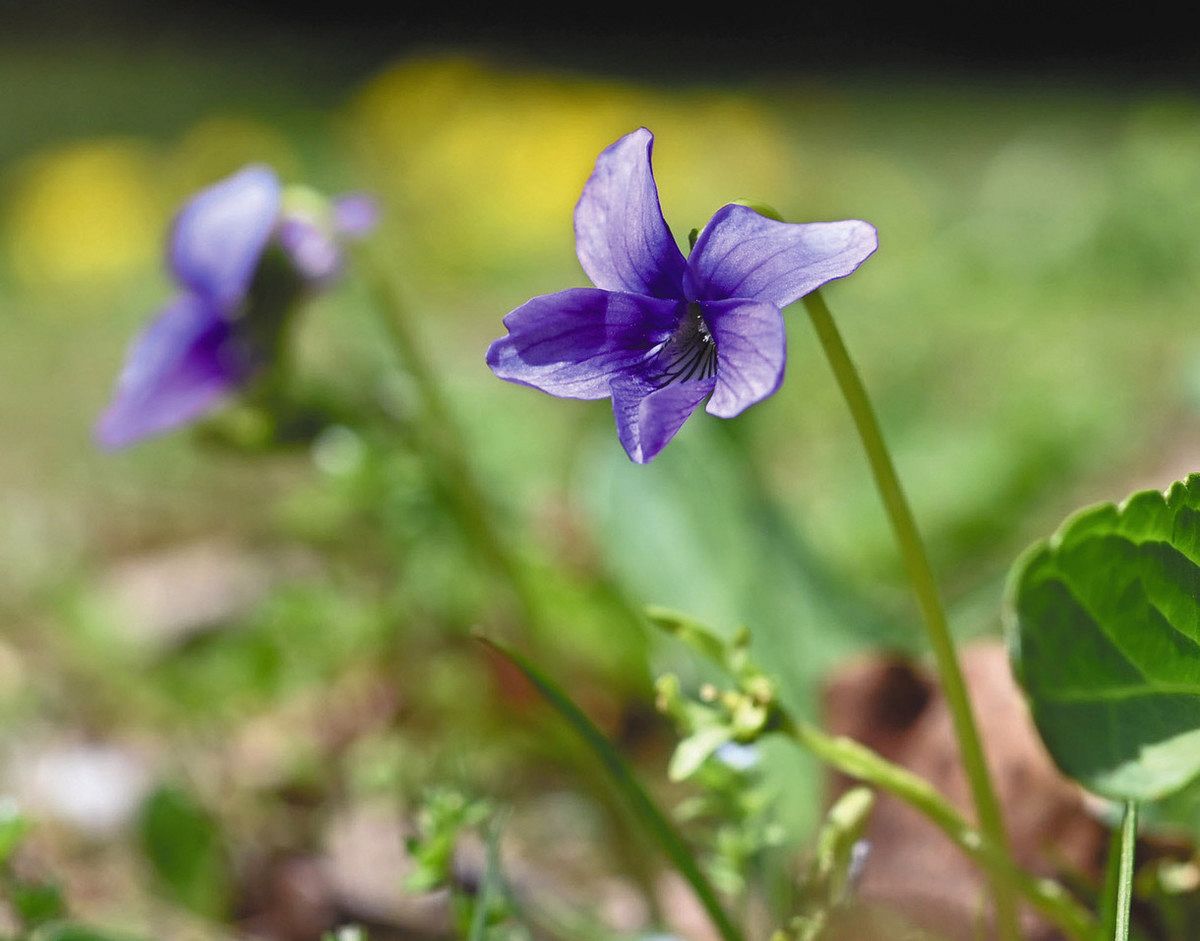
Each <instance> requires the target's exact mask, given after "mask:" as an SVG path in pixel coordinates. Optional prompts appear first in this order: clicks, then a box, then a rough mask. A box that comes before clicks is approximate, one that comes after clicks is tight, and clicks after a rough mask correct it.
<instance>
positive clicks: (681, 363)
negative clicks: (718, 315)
mask: <svg viewBox="0 0 1200 941" xmlns="http://www.w3.org/2000/svg"><path fill="white" fill-rule="evenodd" d="M716 373H717V341H716V340H715V339H714V338H713V335H712V331H711V330H709V329H708V324H707V323H705V322H704V315H703V313H702V312H701V310H700V305H699V304H695V303H692V304H688V306H687V313H686V314H685V315H684V317H683V319H682V320H680V321H679V326H678V327H676V328H675V332H674V333H673V334H671V336H670V338H669V339H668V340H667V342H666V343H664V344H663V345H662V348H661V349H660V350H659V351H658V353H657V354H656V355H655V357H654V359H653V360H652V361H651V363H650V368H649V370H648V371H647V375H646V378H647V379H648V380H649V381H650V382H651V383H652V384H653V385H655V386H657V387H658V388H662V387H663V386H666V385H670V384H671V383H672V382H688V381H690V380H696V379H708V378H710V377H712V376H715V375H716Z"/></svg>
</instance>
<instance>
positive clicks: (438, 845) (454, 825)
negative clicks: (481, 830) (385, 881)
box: [406, 788, 493, 892]
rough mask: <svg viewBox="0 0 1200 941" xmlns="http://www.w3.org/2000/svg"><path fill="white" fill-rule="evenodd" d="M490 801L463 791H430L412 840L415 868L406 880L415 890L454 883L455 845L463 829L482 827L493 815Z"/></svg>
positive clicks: (411, 853) (410, 887)
mask: <svg viewBox="0 0 1200 941" xmlns="http://www.w3.org/2000/svg"><path fill="white" fill-rule="evenodd" d="M492 812H493V811H492V806H491V804H489V803H488V802H486V801H481V800H470V799H468V798H467V797H465V796H464V795H463V794H461V793H460V792H459V791H455V790H452V789H450V788H438V789H435V790H432V791H430V792H429V794H428V795H427V796H426V798H425V801H424V802H423V803H422V805H421V809H420V811H419V812H418V813H417V820H416V824H417V834H416V835H415V836H413V837H411V838H410V839H409V840H408V854H409V856H410V857H411V858H412V861H413V871H412V873H411V874H410V875H409V877H408V879H407V880H406V885H407V887H408V889H409V890H410V891H412V892H432V891H433V890H434V889H440V888H442V887H443V886H447V885H453V883H454V871H453V870H454V848H455V846H457V845H458V841H459V838H460V837H461V836H462V834H463V831H465V830H471V829H474V828H476V827H478V826H479V825H480V824H482V823H483V822H484V821H486V820H487V819H488V818H489V817H491V815H492Z"/></svg>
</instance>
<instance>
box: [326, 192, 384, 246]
mask: <svg viewBox="0 0 1200 941" xmlns="http://www.w3.org/2000/svg"><path fill="white" fill-rule="evenodd" d="M378 224H379V203H378V202H377V201H376V200H375V198H374V197H373V196H369V195H368V194H366V193H346V194H345V195H344V196H339V197H338V198H337V199H335V200H334V201H333V227H334V229H335V230H336V231H337V232H338V233H339V234H342V235H349V236H351V237H353V238H361V237H363V236H364V235H369V234H370V233H371V232H372V230H374V228H375V226H377V225H378Z"/></svg>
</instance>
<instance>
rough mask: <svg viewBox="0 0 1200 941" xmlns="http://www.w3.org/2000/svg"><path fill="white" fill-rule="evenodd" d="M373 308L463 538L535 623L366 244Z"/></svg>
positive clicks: (430, 373) (520, 578)
mask: <svg viewBox="0 0 1200 941" xmlns="http://www.w3.org/2000/svg"><path fill="white" fill-rule="evenodd" d="M357 255H358V260H359V261H360V262H361V270H362V271H363V273H364V276H365V278H366V280H367V282H368V285H369V287H370V289H371V292H372V294H373V296H374V299H375V307H376V310H377V312H378V313H379V321H380V323H381V324H382V326H383V328H384V329H385V330H386V331H387V335H388V339H389V340H390V341H391V345H392V348H393V350H394V351H395V354H396V357H397V359H398V360H399V361H400V364H401V366H402V367H403V368H404V369H405V370H406V371H407V372H408V375H409V376H410V377H411V379H412V382H413V385H414V386H415V387H416V390H417V394H418V395H419V397H420V400H421V405H422V406H423V408H424V410H425V420H424V421H422V422H419V423H415V424H416V427H415V429H414V433H415V434H416V436H417V438H418V441H419V443H420V444H421V445H423V446H424V449H425V450H426V451H427V452H429V453H431V454H432V455H433V459H434V461H436V463H437V468H436V469H437V472H438V473H439V474H440V475H441V478H442V479H441V486H442V490H443V492H444V493H445V495H446V497H447V499H448V500H449V501H450V503H451V506H452V508H453V510H454V512H455V514H456V515H457V517H458V520H459V525H460V526H462V528H463V530H464V532H465V534H466V536H467V538H468V539H469V540H470V541H471V542H472V543H473V544H474V545H475V547H476V549H477V550H478V551H479V552H480V554H481V555H482V556H483V557H484V559H485V560H486V562H487V564H489V565H490V566H491V567H492V569H493V570H494V571H495V573H496V574H497V575H498V576H499V577H500V578H501V579H502V580H503V581H504V582H505V583H507V584H508V585H509V586H510V588H511V590H512V592H513V594H514V595H515V597H516V600H517V603H518V605H519V606H520V609H521V615H522V617H523V619H524V623H525V625H526V627H529V628H534V627H536V625H537V624H538V618H539V610H540V608H539V605H538V600H537V592H536V588H535V586H534V584H533V582H532V581H531V579H530V577H529V572H528V569H527V568H526V566H525V565H524V563H523V562H522V561H521V560H520V558H519V557H518V556H517V554H516V553H515V552H514V551H513V550H512V548H511V547H510V546H509V544H508V543H507V542H506V541H505V540H504V538H503V537H502V536H501V534H500V531H499V527H498V526H497V525H496V523H495V517H494V510H493V508H492V506H491V505H490V503H489V501H488V499H487V498H486V496H485V495H484V491H483V488H482V487H481V486H480V485H479V482H478V481H477V480H476V478H475V474H474V473H473V471H472V469H471V464H470V461H469V460H468V457H467V454H468V452H467V449H466V446H465V445H464V443H463V437H462V434H461V432H460V430H459V427H458V423H457V421H456V420H455V417H454V414H453V412H452V410H451V408H450V406H449V404H448V402H447V401H446V397H445V395H444V394H443V392H442V387H441V383H440V382H439V381H438V378H437V374H436V373H435V372H434V370H433V368H432V367H431V366H430V363H429V359H428V358H427V357H426V356H425V353H424V350H423V349H422V347H421V344H420V342H419V340H418V338H417V336H416V334H415V332H414V330H413V329H412V325H411V324H410V322H409V317H408V314H407V311H406V309H405V306H404V303H403V302H402V300H401V299H400V296H399V292H398V291H397V290H396V286H395V284H394V283H393V281H392V279H391V278H390V277H389V276H388V275H387V274H386V273H385V271H384V267H383V265H382V264H381V263H379V262H378V261H376V260H375V257H374V256H373V255H372V253H371V251H370V249H368V248H367V247H366V246H361V247H360V248H359V250H358V252H357Z"/></svg>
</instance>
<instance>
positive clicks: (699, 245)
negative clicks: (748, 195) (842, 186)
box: [685, 204, 879, 308]
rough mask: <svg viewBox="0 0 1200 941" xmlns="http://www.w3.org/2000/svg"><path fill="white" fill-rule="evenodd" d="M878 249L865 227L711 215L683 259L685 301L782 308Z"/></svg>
mask: <svg viewBox="0 0 1200 941" xmlns="http://www.w3.org/2000/svg"><path fill="white" fill-rule="evenodd" d="M878 246H879V238H878V235H877V234H876V232H875V227H874V226H873V225H871V224H870V223H869V222H862V221H860V220H858V219H848V220H845V221H843V222H809V223H802V224H795V223H787V222H776V221H775V220H774V219H768V218H766V217H765V216H760V215H759V214H758V213H757V212H755V211H754V210H753V209H750V208H748V207H746V206H738V205H734V204H730V205H728V206H724V207H722V208H721V209H719V210H717V213H716V215H714V216H713V217H712V219H711V220H710V221H709V223H708V225H707V226H705V228H704V231H703V232H701V233H700V237H699V239H698V240H697V241H696V247H695V248H694V249H692V254H691V256H690V257H689V258H688V270H687V275H686V277H685V287H686V290H687V296H688V297H689V298H690V299H692V300H697V301H709V300H713V301H719V300H728V299H731V298H735V297H736V298H745V299H748V300H756V301H767V302H768V303H771V304H774V305H775V306H776V307H779V308H783V307H786V306H787V305H788V304H791V303H792V302H793V301H796V300H799V299H800V298H801V297H803V296H804V295H805V294H808V293H809V292H810V291H815V290H816V289H817V288H819V287H821V285H823V284H825V283H826V282H829V281H833V280H834V279H836V278H844V277H846V275H848V274H850V273H851V272H853V271H854V270H855V269H856V268H857V267H858V266H859V265H861V264H862V263H863V262H864V261H866V260H867V258H868V257H869V256H870V255H871V253H872V252H874V251H875V249H876V248H877V247H878Z"/></svg>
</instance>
